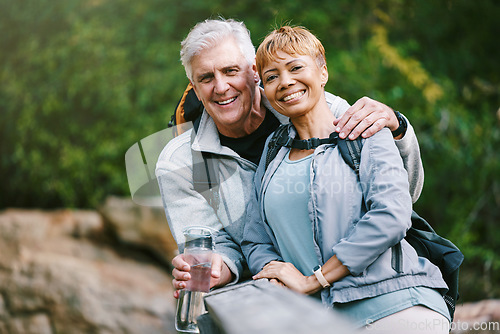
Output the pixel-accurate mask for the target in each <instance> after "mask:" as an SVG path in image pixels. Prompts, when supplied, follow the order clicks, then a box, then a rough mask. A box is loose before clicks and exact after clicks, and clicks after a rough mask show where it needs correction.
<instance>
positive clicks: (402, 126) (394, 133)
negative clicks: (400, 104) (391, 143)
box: [392, 110, 408, 137]
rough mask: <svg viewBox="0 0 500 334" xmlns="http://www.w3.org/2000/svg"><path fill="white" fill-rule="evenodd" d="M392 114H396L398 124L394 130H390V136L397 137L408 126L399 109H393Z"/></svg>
mask: <svg viewBox="0 0 500 334" xmlns="http://www.w3.org/2000/svg"><path fill="white" fill-rule="evenodd" d="M394 114H395V115H396V118H397V119H398V122H399V126H398V128H397V129H396V130H394V131H392V136H393V137H397V136H399V135H400V134H402V133H405V132H406V130H407V128H408V124H407V123H406V119H405V118H404V117H403V115H401V113H400V112H399V111H396V110H394Z"/></svg>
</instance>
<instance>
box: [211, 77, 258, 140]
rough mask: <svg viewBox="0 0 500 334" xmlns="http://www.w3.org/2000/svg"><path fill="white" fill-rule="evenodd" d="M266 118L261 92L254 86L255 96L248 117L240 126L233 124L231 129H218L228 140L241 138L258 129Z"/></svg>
mask: <svg viewBox="0 0 500 334" xmlns="http://www.w3.org/2000/svg"><path fill="white" fill-rule="evenodd" d="M265 117H266V108H265V106H264V104H263V103H262V96H261V91H260V88H259V86H258V85H256V86H255V94H254V99H253V103H252V108H251V110H250V112H249V113H248V116H247V117H246V118H245V119H244V120H242V122H241V123H240V124H235V125H234V126H232V127H231V128H227V127H226V128H224V129H222V128H219V127H218V130H219V132H220V133H221V134H223V135H224V136H226V137H230V138H241V137H245V136H248V135H249V134H251V133H253V132H254V131H255V130H257V129H258V128H259V126H260V125H261V124H262V122H263V121H264V118H265Z"/></svg>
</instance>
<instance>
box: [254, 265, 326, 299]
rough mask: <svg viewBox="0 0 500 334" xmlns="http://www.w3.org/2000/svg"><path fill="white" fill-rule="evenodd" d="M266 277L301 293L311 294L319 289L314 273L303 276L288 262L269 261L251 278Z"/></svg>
mask: <svg viewBox="0 0 500 334" xmlns="http://www.w3.org/2000/svg"><path fill="white" fill-rule="evenodd" d="M259 278H267V279H269V280H271V281H273V280H277V281H278V282H281V283H282V284H283V285H285V286H286V287H288V288H290V289H292V290H294V291H296V292H300V293H303V294H313V293H315V292H316V291H319V290H320V289H321V284H320V283H319V282H318V280H317V279H316V277H315V276H314V275H312V276H304V275H302V273H301V272H300V271H299V270H298V269H297V268H295V266H294V265H293V264H291V263H288V262H278V261H271V262H269V263H268V264H266V265H265V266H264V268H263V269H262V270H261V271H260V272H259V273H258V274H257V275H255V276H253V279H259Z"/></svg>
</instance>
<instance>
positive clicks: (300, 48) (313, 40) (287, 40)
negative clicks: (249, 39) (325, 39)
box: [255, 26, 326, 77]
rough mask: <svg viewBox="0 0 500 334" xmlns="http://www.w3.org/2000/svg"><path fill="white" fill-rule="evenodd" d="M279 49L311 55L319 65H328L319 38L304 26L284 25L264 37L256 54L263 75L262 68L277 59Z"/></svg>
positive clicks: (260, 73)
mask: <svg viewBox="0 0 500 334" xmlns="http://www.w3.org/2000/svg"><path fill="white" fill-rule="evenodd" d="M278 51H283V52H286V53H288V54H290V55H302V56H311V57H312V58H313V59H315V60H316V63H317V64H318V67H321V66H323V65H326V58H325V48H324V47H323V44H321V42H320V41H319V39H318V38H317V37H316V36H314V34H312V33H311V32H310V31H309V30H307V29H306V28H304V27H300V26H297V27H291V26H283V27H281V28H278V29H276V30H274V31H272V32H271V33H269V35H267V36H266V38H264V41H262V43H261V44H260V46H259V48H258V49H257V53H256V55H255V59H256V63H257V72H258V73H259V75H260V76H261V77H262V69H263V68H264V66H266V65H267V63H268V62H270V61H275V60H277V53H278Z"/></svg>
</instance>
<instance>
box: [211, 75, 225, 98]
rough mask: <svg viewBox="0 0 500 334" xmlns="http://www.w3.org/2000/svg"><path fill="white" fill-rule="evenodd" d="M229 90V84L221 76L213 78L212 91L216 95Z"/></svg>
mask: <svg viewBox="0 0 500 334" xmlns="http://www.w3.org/2000/svg"><path fill="white" fill-rule="evenodd" d="M228 89H229V83H228V81H227V80H226V79H225V78H224V77H223V76H216V77H215V78H214V91H215V93H216V94H224V93H225V92H226V91H227V90H228Z"/></svg>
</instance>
